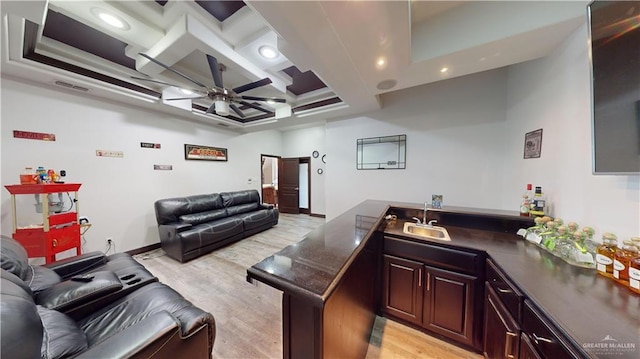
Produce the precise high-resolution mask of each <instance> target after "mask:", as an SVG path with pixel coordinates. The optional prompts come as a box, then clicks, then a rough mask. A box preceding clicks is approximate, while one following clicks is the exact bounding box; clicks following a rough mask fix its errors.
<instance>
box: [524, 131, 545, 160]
mask: <svg viewBox="0 0 640 359" xmlns="http://www.w3.org/2000/svg"><path fill="white" fill-rule="evenodd" d="M541 152H542V129H539V130H535V131H531V132H527V133H526V134H525V135H524V158H538V157H540V153H541Z"/></svg>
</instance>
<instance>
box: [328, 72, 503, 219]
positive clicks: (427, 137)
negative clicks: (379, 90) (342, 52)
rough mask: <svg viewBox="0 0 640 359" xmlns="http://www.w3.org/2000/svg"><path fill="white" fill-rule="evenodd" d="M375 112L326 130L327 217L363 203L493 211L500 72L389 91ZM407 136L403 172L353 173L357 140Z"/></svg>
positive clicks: (499, 162) (499, 154)
mask: <svg viewBox="0 0 640 359" xmlns="http://www.w3.org/2000/svg"><path fill="white" fill-rule="evenodd" d="M383 101H384V107H383V109H382V110H380V111H377V112H375V113H371V114H368V115H367V116H362V117H358V118H353V119H347V120H341V121H332V122H329V123H328V124H327V135H326V142H327V147H326V148H327V154H328V158H329V161H328V164H327V171H326V181H327V182H326V191H327V218H328V219H329V218H332V217H335V216H336V215H338V214H340V213H342V212H344V211H345V210H347V209H349V208H350V207H352V206H354V205H355V204H357V203H359V202H361V201H363V200H365V199H381V200H396V201H407V202H423V201H429V202H431V195H432V194H442V195H443V196H444V204H445V205H446V204H450V205H458V206H468V207H484V208H498V207H500V204H501V200H500V191H501V190H502V188H501V184H502V172H503V150H504V147H503V144H502V142H503V138H504V121H505V109H506V70H504V69H502V70H494V71H488V72H484V73H480V74H475V75H471V76H465V77H460V78H455V79H451V80H448V81H442V82H437V83H433V84H430V85H425V86H420V87H415V88H411V89H408V90H403V91H398V92H394V93H392V94H389V95H386V96H385V97H384V98H383ZM400 134H406V135H407V156H406V158H407V167H406V169H403V170H401V169H396V170H393V169H389V170H356V140H357V139H358V138H367V137H377V136H389V135H400Z"/></svg>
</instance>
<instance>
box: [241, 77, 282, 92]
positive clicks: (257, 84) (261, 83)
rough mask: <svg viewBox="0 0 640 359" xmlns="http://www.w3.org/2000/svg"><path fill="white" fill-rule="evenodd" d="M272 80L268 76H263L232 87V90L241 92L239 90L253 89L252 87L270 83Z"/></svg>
mask: <svg viewBox="0 0 640 359" xmlns="http://www.w3.org/2000/svg"><path fill="white" fill-rule="evenodd" d="M271 82H272V81H271V79H270V78H268V77H267V78H264V79H262V80H258V81H256V82H252V83H250V84H246V85H242V86H238V87H236V88H234V89H233V92H235V93H241V92H245V91H249V90H253V89H254V88H257V87H262V86H265V85H268V84H270V83H271Z"/></svg>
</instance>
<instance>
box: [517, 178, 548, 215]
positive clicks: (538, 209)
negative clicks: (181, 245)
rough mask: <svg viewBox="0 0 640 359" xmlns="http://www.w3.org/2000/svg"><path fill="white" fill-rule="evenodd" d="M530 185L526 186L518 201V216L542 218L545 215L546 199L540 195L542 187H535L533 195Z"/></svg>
mask: <svg viewBox="0 0 640 359" xmlns="http://www.w3.org/2000/svg"><path fill="white" fill-rule="evenodd" d="M531 188H532V185H531V183H528V184H527V189H526V191H525V192H524V194H523V195H522V200H521V201H520V215H522V216H544V215H546V214H547V206H546V199H545V196H544V194H543V193H542V187H541V186H537V187H536V190H535V192H534V193H532V192H531Z"/></svg>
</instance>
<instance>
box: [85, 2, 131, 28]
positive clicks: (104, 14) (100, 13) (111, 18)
mask: <svg viewBox="0 0 640 359" xmlns="http://www.w3.org/2000/svg"><path fill="white" fill-rule="evenodd" d="M91 13H92V14H93V15H94V16H95V17H97V18H98V19H100V20H101V21H102V22H104V23H106V24H107V25H109V26H111V27H115V28H116V29H120V30H129V29H130V28H131V26H129V24H128V23H127V22H126V21H125V20H124V19H123V18H121V17H120V16H118V15H115V14H113V13H111V12H109V11H106V10H103V9H100V8H97V7H94V8H92V9H91Z"/></svg>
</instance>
